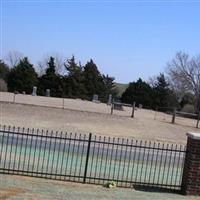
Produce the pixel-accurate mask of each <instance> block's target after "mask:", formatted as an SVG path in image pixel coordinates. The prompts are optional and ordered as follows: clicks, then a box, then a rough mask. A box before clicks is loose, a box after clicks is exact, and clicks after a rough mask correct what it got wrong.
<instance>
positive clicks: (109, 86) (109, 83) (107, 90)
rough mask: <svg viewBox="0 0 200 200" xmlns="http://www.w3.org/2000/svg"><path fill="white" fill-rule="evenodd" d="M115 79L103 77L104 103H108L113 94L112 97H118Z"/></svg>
mask: <svg viewBox="0 0 200 200" xmlns="http://www.w3.org/2000/svg"><path fill="white" fill-rule="evenodd" d="M114 80H115V78H114V77H110V76H108V75H106V76H105V75H103V81H104V90H103V101H104V102H107V101H108V96H109V94H112V97H114V98H115V97H116V96H117V90H116V89H115V85H114Z"/></svg>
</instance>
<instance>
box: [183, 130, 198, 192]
mask: <svg viewBox="0 0 200 200" xmlns="http://www.w3.org/2000/svg"><path fill="white" fill-rule="evenodd" d="M187 136H188V141H187V150H186V151H187V152H186V158H185V164H184V170H183V179H182V192H183V194H186V195H200V134H198V133H188V134H187Z"/></svg>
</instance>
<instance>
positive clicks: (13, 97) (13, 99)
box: [13, 93, 15, 103]
mask: <svg viewBox="0 0 200 200" xmlns="http://www.w3.org/2000/svg"><path fill="white" fill-rule="evenodd" d="M13 103H15V93H14V96H13Z"/></svg>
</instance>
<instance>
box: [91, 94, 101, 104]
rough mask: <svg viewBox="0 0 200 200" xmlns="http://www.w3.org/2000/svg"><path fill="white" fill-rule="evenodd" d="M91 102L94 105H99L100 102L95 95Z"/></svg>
mask: <svg viewBox="0 0 200 200" xmlns="http://www.w3.org/2000/svg"><path fill="white" fill-rule="evenodd" d="M92 102H94V103H100V101H99V96H98V95H97V94H94V95H93V99H92Z"/></svg>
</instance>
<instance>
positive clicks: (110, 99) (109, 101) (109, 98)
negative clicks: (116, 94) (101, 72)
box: [107, 94, 112, 105]
mask: <svg viewBox="0 0 200 200" xmlns="http://www.w3.org/2000/svg"><path fill="white" fill-rule="evenodd" d="M107 104H108V105H111V104H112V94H109V97H108V103H107Z"/></svg>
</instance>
